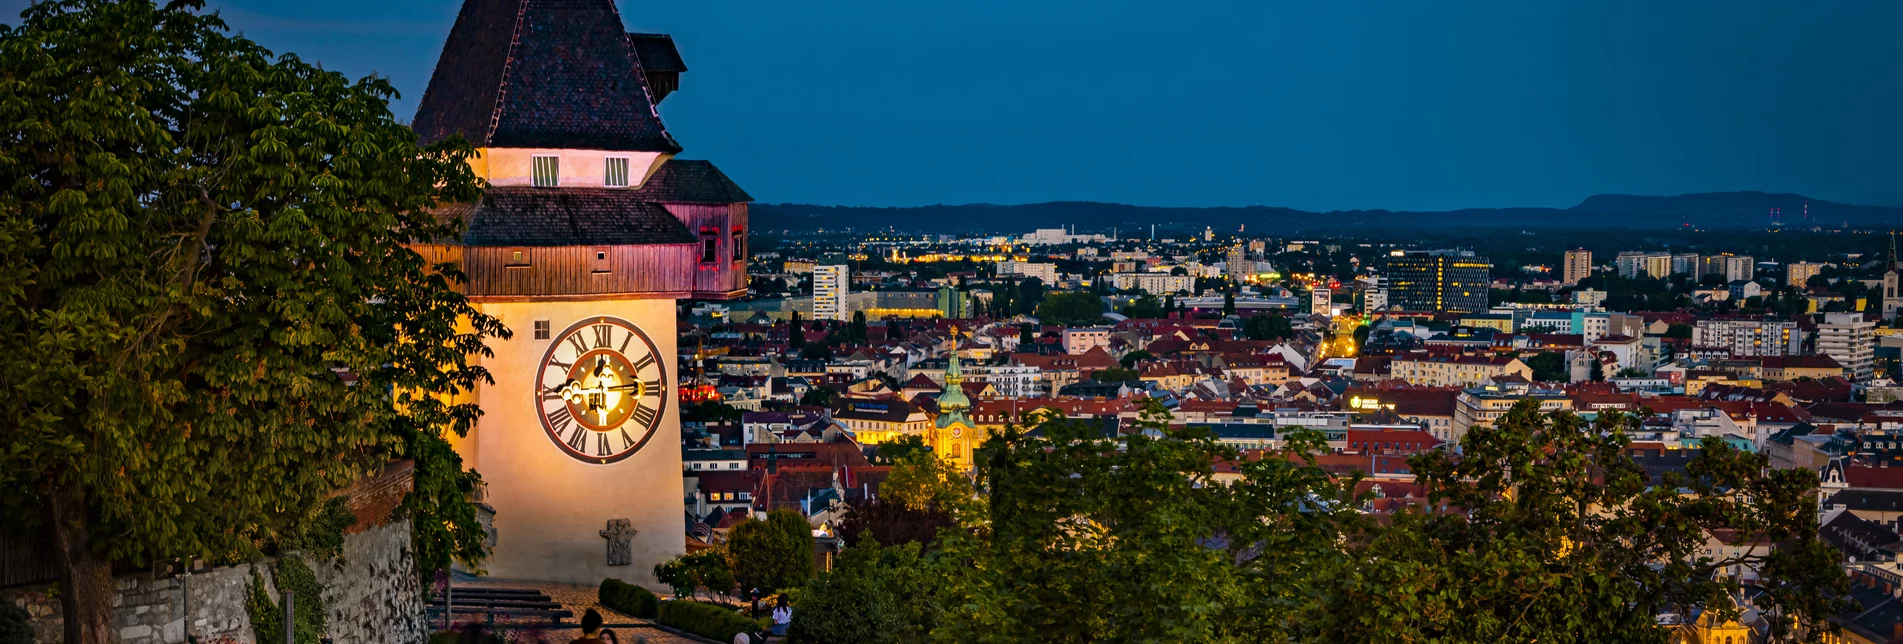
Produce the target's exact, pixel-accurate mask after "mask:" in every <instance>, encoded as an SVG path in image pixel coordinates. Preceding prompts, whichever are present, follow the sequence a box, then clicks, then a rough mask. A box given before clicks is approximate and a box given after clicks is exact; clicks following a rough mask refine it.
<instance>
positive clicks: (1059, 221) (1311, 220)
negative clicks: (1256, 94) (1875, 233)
mask: <svg viewBox="0 0 1903 644" xmlns="http://www.w3.org/2000/svg"><path fill="white" fill-rule="evenodd" d="M1806 203H1808V204H1809V206H1810V215H1811V221H1810V222H1806V221H1804V220H1803V214H1804V207H1805V204H1806ZM1772 208H1780V209H1782V211H1783V212H1782V218H1781V220H1782V222H1783V225H1784V226H1786V227H1809V226H1810V225H1813V224H1814V225H1821V226H1825V227H1837V226H1841V225H1848V226H1850V227H1853V228H1887V227H1892V226H1897V225H1899V224H1903V208H1886V207H1879V206H1858V205H1851V204H1844V203H1836V202H1830V201H1824V200H1820V199H1810V198H1807V197H1804V196H1803V195H1796V194H1788V193H1767V192H1757V191H1745V192H1705V193H1694V194H1683V195H1674V196H1646V195H1620V194H1604V195H1593V196H1591V197H1587V198H1586V199H1585V200H1584V201H1581V202H1580V203H1579V204H1578V205H1576V206H1573V207H1571V208H1466V209H1460V210H1444V211H1395V210H1334V211H1328V212H1311V211H1304V210H1297V209H1294V208H1282V207H1276V206H1238V207H1207V208H1189V207H1168V206H1132V205H1128V204H1113V203H1098V202H1091V201H1052V202H1045V203H1034V204H1021V205H994V204H965V205H934V206H915V207H866V206H819V205H810V204H764V203H763V204H754V205H753V207H752V210H751V220H752V223H753V227H754V228H755V229H759V230H820V229H824V230H840V229H847V228H851V229H855V230H884V229H896V230H901V231H908V232H933V233H973V232H1025V231H1029V230H1031V229H1033V228H1057V227H1060V226H1076V227H1077V229H1078V230H1079V231H1090V232H1108V231H1110V230H1111V229H1113V228H1118V229H1122V230H1124V231H1130V230H1145V231H1147V229H1148V228H1149V227H1150V226H1151V225H1155V226H1156V227H1157V230H1158V231H1159V232H1161V231H1164V230H1168V231H1172V232H1176V233H1180V232H1181V231H1201V230H1202V229H1203V227H1204V226H1209V227H1213V228H1215V229H1216V230H1218V231H1223V232H1229V231H1234V230H1236V229H1237V227H1239V226H1244V227H1260V228H1259V230H1261V231H1263V232H1268V231H1276V232H1277V233H1282V234H1286V233H1290V232H1297V233H1300V232H1317V233H1327V232H1351V231H1358V230H1359V231H1365V230H1371V229H1375V230H1380V229H1385V230H1427V229H1446V228H1510V229H1515V230H1535V229H1560V228H1629V229H1662V228H1680V227H1685V226H1693V227H1698V228H1730V229H1740V228H1763V227H1766V226H1768V225H1769V224H1770V221H1771V220H1770V217H1769V213H1770V212H1771V209H1772ZM1244 230H1245V231H1246V230H1247V228H1244Z"/></svg>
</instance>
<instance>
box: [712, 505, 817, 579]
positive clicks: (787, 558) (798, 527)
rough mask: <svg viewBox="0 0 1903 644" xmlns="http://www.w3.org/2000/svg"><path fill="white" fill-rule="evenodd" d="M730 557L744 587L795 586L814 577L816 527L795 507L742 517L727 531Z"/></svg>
mask: <svg viewBox="0 0 1903 644" xmlns="http://www.w3.org/2000/svg"><path fill="white" fill-rule="evenodd" d="M727 560H728V562H729V563H730V564H731V565H732V568H733V575H734V580H735V581H736V582H738V583H739V584H740V587H741V588H743V589H754V588H758V589H760V590H765V591H776V590H780V589H784V588H796V587H798V586H799V585H800V584H804V583H806V580H807V579H809V578H811V577H812V576H813V527H812V525H810V524H808V523H807V522H806V518H805V517H802V516H800V514H799V513H798V512H794V511H792V510H774V511H772V512H771V513H768V514H767V518H766V520H765V521H761V520H759V519H751V518H749V519H746V520H743V521H741V522H740V523H737V524H734V526H733V528H732V529H731V530H728V531H727Z"/></svg>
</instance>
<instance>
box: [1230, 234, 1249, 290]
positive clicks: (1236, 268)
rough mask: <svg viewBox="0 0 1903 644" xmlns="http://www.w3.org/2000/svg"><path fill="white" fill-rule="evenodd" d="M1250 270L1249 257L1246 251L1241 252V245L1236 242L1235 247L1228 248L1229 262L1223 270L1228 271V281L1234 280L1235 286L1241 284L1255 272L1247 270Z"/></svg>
mask: <svg viewBox="0 0 1903 644" xmlns="http://www.w3.org/2000/svg"><path fill="white" fill-rule="evenodd" d="M1250 268H1251V267H1250V266H1249V255H1248V252H1247V251H1245V250H1243V248H1242V244H1241V243H1240V242H1238V243H1237V244H1236V245H1234V246H1230V247H1229V262H1228V266H1227V267H1225V270H1227V271H1229V279H1231V280H1235V282H1236V283H1237V284H1241V283H1242V281H1243V280H1246V279H1248V278H1249V274H1250V273H1254V272H1255V271H1252V270H1249V269H1250Z"/></svg>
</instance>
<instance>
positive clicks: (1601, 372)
mask: <svg viewBox="0 0 1903 644" xmlns="http://www.w3.org/2000/svg"><path fill="white" fill-rule="evenodd" d="M1591 360H1592V370H1591V371H1589V372H1587V373H1589V374H1590V377H1591V379H1592V381H1593V382H1605V380H1606V365H1605V363H1602V362H1600V361H1599V357H1598V356H1592V358H1591Z"/></svg>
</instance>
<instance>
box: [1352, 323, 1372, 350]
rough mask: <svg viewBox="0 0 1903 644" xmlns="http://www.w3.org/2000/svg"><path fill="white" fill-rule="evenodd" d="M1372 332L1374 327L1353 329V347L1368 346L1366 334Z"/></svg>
mask: <svg viewBox="0 0 1903 644" xmlns="http://www.w3.org/2000/svg"><path fill="white" fill-rule="evenodd" d="M1373 330H1374V327H1371V326H1368V325H1366V324H1363V325H1361V326H1358V327H1355V346H1357V347H1365V346H1368V334H1369V333H1370V332H1372V331H1373Z"/></svg>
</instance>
